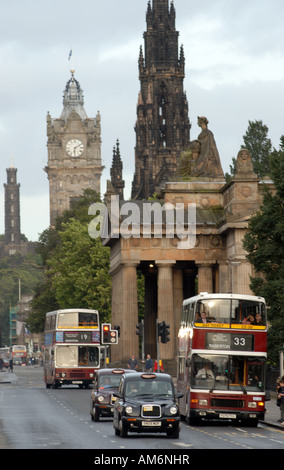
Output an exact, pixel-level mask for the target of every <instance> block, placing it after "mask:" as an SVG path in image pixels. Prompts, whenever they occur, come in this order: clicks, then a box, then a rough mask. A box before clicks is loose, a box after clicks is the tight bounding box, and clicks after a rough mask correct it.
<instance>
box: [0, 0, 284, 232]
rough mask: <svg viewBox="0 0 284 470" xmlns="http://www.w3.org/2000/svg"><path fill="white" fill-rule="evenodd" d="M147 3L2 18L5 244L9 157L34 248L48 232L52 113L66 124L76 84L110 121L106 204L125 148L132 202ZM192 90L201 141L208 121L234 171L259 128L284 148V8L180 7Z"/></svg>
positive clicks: (39, 6) (45, 8) (33, 3)
mask: <svg viewBox="0 0 284 470" xmlns="http://www.w3.org/2000/svg"><path fill="white" fill-rule="evenodd" d="M147 3H148V0H104V1H103V2H102V1H101V0H81V1H80V2H78V1H77V0H59V1H58V0H49V1H48V2H47V1H45V0H25V1H23V0H10V1H9V2H4V1H3V0H2V1H1V7H0V61H1V74H0V146H1V156H0V186H1V188H2V189H0V233H4V187H3V184H4V183H5V182H6V168H8V167H9V165H10V157H11V156H12V157H13V163H14V166H15V167H16V168H18V182H19V183H20V185H21V187H20V195H21V231H22V233H24V234H25V235H26V236H27V237H28V239H29V240H32V241H36V240H37V239H38V235H39V234H40V233H41V232H42V231H43V230H44V229H45V228H47V227H48V225H49V188H48V180H47V175H46V173H45V172H44V171H43V168H44V166H45V165H46V163H47V147H46V143H47V138H46V114H47V111H49V112H50V114H51V117H52V118H58V117H59V116H60V114H61V111H62V108H63V104H62V97H63V90H64V88H65V85H66V82H67V81H68V80H69V78H70V71H69V69H70V62H68V54H69V51H70V49H71V48H72V50H73V63H74V68H75V77H76V79H77V80H78V81H79V83H80V85H81V88H82V89H83V92H84V98H85V110H86V112H87V114H88V116H89V117H95V116H96V113H97V111H98V110H99V111H100V113H101V126H102V160H103V165H105V167H106V169H105V170H104V172H103V177H102V181H101V191H102V195H103V194H104V193H105V190H106V180H107V179H109V178H110V173H109V172H110V166H111V161H112V149H113V146H114V145H115V143H116V139H117V138H118V139H119V141H120V149H121V157H122V160H123V165H124V173H123V176H124V179H125V181H126V190H125V197H126V198H128V197H130V192H131V183H132V178H133V172H134V146H135V132H134V125H135V120H136V104H137V97H138V92H139V87H140V83H139V79H138V55H139V48H140V45H143V47H144V40H143V33H144V31H145V30H146V21H145V14H146V9H147ZM174 4H175V8H176V28H177V30H178V31H179V33H180V36H179V45H181V44H183V45H184V51H185V59H186V77H185V81H184V89H185V91H186V93H187V98H188V101H189V118H190V121H191V122H192V128H191V135H190V138H191V140H194V139H196V138H197V135H198V134H199V128H198V126H197V116H198V115H204V116H206V117H207V118H208V120H209V128H210V130H211V131H212V132H213V133H214V136H215V140H216V143H217V147H218V149H219V153H220V157H221V162H222V165H223V170H224V172H226V171H229V165H230V164H231V162H232V158H233V157H236V156H237V153H238V151H239V149H240V146H241V144H242V143H243V135H244V134H245V132H246V130H247V127H248V121H249V120H252V121H254V120H256V119H257V120H262V121H263V123H264V124H266V125H267V126H268V128H269V137H270V138H271V140H272V143H273V145H274V147H275V148H277V149H278V148H279V143H280V137H281V135H282V134H284V119H283V109H284V107H283V104H284V103H283V101H284V33H283V31H284V28H283V18H284V2H283V0H269V1H268V0H203V1H202V2H197V1H196V0H174Z"/></svg>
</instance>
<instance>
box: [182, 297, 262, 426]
mask: <svg viewBox="0 0 284 470" xmlns="http://www.w3.org/2000/svg"><path fill="white" fill-rule="evenodd" d="M178 349H179V350H178V371H177V389H178V391H179V392H181V393H183V398H182V399H181V400H180V412H181V415H182V417H183V418H185V419H186V420H187V422H188V423H190V424H198V423H199V422H200V421H201V420H204V419H206V420H208V419H211V420H212V419H217V420H230V421H233V422H241V423H243V424H247V425H251V426H257V424H258V420H260V419H261V420H262V419H264V413H265V365H266V357H267V353H266V350H267V320H266V306H265V300H264V298H262V297H256V296H252V295H238V294H207V293H201V294H200V295H197V296H195V297H192V298H190V299H186V300H184V301H183V305H182V316H181V324H180V328H179V334H178Z"/></svg>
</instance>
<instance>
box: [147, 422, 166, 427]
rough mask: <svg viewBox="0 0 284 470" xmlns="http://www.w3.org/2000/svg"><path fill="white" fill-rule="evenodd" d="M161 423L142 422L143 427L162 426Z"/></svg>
mask: <svg viewBox="0 0 284 470" xmlns="http://www.w3.org/2000/svg"><path fill="white" fill-rule="evenodd" d="M161 425H162V423H161V421H142V426H153V427H154V426H161Z"/></svg>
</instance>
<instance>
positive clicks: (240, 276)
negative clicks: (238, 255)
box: [231, 260, 252, 295]
mask: <svg viewBox="0 0 284 470" xmlns="http://www.w3.org/2000/svg"><path fill="white" fill-rule="evenodd" d="M231 269H232V293H233V294H245V295H251V294H252V291H251V290H250V287H249V286H250V276H251V274H252V267H251V264H250V263H249V262H247V261H245V260H241V261H232V262H231Z"/></svg>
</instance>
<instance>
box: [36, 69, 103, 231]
mask: <svg viewBox="0 0 284 470" xmlns="http://www.w3.org/2000/svg"><path fill="white" fill-rule="evenodd" d="M74 74H75V72H74V70H71V78H70V79H69V80H68V82H67V84H66V86H65V89H64V92H63V110H62V113H61V115H60V117H59V118H58V119H53V118H52V117H51V115H50V113H49V112H48V113H47V118H46V122H47V148H48V163H47V166H46V167H45V171H46V173H47V175H48V179H49V201H50V224H51V226H53V225H54V223H55V220H56V218H57V217H58V216H60V215H62V213H63V211H64V210H66V209H69V208H70V203H71V201H72V199H76V198H78V197H80V196H81V195H82V194H83V190H84V189H93V190H95V191H97V192H98V193H100V180H101V174H102V170H103V167H102V162H101V116H100V113H99V111H98V112H97V115H96V117H95V118H89V117H88V116H87V113H86V111H85V108H84V96H83V90H82V89H81V86H80V83H79V82H78V80H77V79H76V78H75V76H74Z"/></svg>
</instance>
